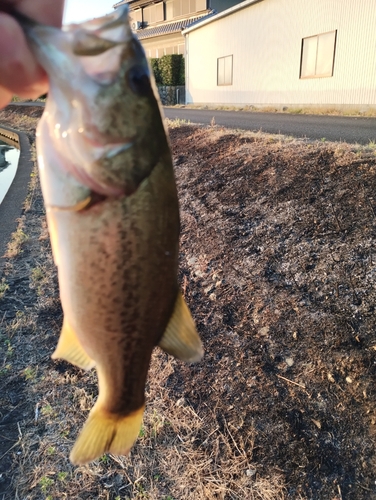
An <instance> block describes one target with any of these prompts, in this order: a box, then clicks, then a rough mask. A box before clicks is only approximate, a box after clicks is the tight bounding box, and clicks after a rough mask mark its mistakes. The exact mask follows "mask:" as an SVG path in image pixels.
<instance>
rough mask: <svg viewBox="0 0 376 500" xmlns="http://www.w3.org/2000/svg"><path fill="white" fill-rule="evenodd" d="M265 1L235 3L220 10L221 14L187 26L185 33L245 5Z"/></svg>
mask: <svg viewBox="0 0 376 500" xmlns="http://www.w3.org/2000/svg"><path fill="white" fill-rule="evenodd" d="M259 2H263V0H245V2H241V3H238V4H236V5H234V6H233V7H230V8H229V9H226V10H223V11H222V12H219V14H215V15H214V16H213V15H211V16H207V18H205V19H201V20H199V22H195V23H194V24H192V25H190V26H187V27H186V28H185V29H184V31H183V35H185V34H186V33H189V32H190V31H193V30H195V29H198V28H201V27H202V26H205V25H206V24H209V23H211V22H213V21H216V20H217V19H221V18H222V17H226V16H229V15H230V14H232V13H234V12H237V11H238V10H241V9H244V8H245V7H248V6H249V5H252V4H255V3H259Z"/></svg>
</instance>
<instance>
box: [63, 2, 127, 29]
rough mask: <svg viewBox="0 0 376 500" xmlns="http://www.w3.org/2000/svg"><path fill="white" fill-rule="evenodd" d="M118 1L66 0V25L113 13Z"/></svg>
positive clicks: (64, 20) (64, 19) (64, 21)
mask: <svg viewBox="0 0 376 500" xmlns="http://www.w3.org/2000/svg"><path fill="white" fill-rule="evenodd" d="M117 1H118V0H65V11H64V18H63V23H64V24H70V23H79V22H81V21H87V20H88V19H93V18H94V17H100V16H104V15H105V14H108V13H109V12H113V5H114V4H115V3H117Z"/></svg>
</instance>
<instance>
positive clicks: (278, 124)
mask: <svg viewBox="0 0 376 500" xmlns="http://www.w3.org/2000/svg"><path fill="white" fill-rule="evenodd" d="M164 112H165V115H166V117H167V118H170V119H172V120H173V119H175V118H179V119H183V120H189V121H190V122H192V123H203V124H206V125H208V124H210V123H211V122H212V120H213V118H214V121H215V124H216V125H222V126H224V127H230V128H240V129H245V130H253V131H255V132H257V131H259V130H261V131H262V132H269V133H272V134H284V135H291V136H293V137H306V138H309V139H319V140H322V139H324V138H325V139H326V140H328V141H343V142H348V143H359V144H368V143H369V142H370V141H375V142H376V118H358V117H350V116H324V115H292V114H287V113H261V112H247V111H216V110H206V109H205V110H202V109H188V108H173V107H168V108H164Z"/></svg>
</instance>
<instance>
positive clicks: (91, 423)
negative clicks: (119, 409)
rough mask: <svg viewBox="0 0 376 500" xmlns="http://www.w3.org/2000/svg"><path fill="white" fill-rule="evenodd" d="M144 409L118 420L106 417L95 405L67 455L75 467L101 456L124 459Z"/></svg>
mask: <svg viewBox="0 0 376 500" xmlns="http://www.w3.org/2000/svg"><path fill="white" fill-rule="evenodd" d="M143 413H144V407H142V408H140V409H139V410H136V411H134V412H133V413H130V414H129V415H126V416H122V415H117V414H113V413H109V412H107V411H106V410H104V409H103V408H101V405H100V404H98V403H96V404H95V406H94V408H93V409H92V410H91V412H90V414H89V418H88V419H87V421H86V423H85V425H84V427H83V429H82V431H81V433H80V435H79V436H78V439H77V441H76V443H75V445H74V447H73V450H72V451H71V454H70V457H69V458H70V460H71V462H72V463H73V464H75V465H83V464H87V463H89V462H91V461H92V460H95V459H96V458H98V457H100V456H102V455H103V454H104V453H113V454H114V455H127V454H128V453H129V451H130V449H131V448H132V446H133V443H134V442H135V441H136V439H137V436H138V435H139V432H140V428H141V423H142V416H143Z"/></svg>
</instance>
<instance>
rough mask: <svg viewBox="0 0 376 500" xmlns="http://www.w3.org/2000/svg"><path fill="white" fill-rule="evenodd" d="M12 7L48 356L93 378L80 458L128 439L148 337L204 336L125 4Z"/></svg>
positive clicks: (155, 104) (183, 341)
mask: <svg viewBox="0 0 376 500" xmlns="http://www.w3.org/2000/svg"><path fill="white" fill-rule="evenodd" d="M14 15H15V17H16V19H18V21H19V23H20V24H21V26H22V28H23V29H24V32H25V35H26V38H27V40H28V43H29V45H30V47H31V49H32V52H33V53H34V55H35V57H36V58H37V60H38V61H39V63H40V64H41V66H42V67H43V68H44V69H45V71H46V73H47V75H48V78H49V93H48V98H47V102H46V106H45V110H44V113H43V115H42V117H41V119H40V122H39V124H38V126H37V132H36V147H37V158H38V166H39V175H40V180H41V187H42V193H43V197H44V203H45V208H46V216H47V224H48V229H49V233H50V240H51V247H52V254H53V258H54V262H55V264H56V266H57V272H58V281H59V291H60V299H61V304H62V309H63V326H62V330H61V334H60V338H59V340H58V344H57V348H56V350H55V352H54V353H53V354H52V358H53V359H63V360H66V361H68V362H70V363H72V364H73V365H76V366H78V367H79V368H82V369H84V370H90V369H92V368H95V369H96V372H97V377H98V397H97V400H96V402H95V404H94V406H93V408H92V409H91V411H90V413H89V416H88V418H87V421H86V422H85V424H84V426H83V428H82V430H81V432H80V434H79V436H78V438H77V440H76V442H75V444H74V446H73V449H72V450H71V453H70V460H71V462H72V463H73V464H86V463H89V462H91V461H93V460H95V459H97V458H98V457H100V456H102V455H103V454H104V453H112V454H114V455H127V454H128V453H129V451H130V449H131V448H132V446H133V444H134V443H135V441H136V439H137V437H138V435H139V431H140V427H141V424H142V418H143V413H144V408H145V384H146V380H147V375H148V370H149V364H150V360H151V355H152V352H153V349H154V348H155V347H156V346H159V347H160V348H162V349H163V350H164V351H166V352H167V353H169V354H170V355H172V356H175V357H176V358H178V359H180V360H183V361H186V362H188V363H191V362H198V361H200V360H201V358H202V356H203V345H202V341H201V339H200V337H199V335H198V333H197V329H196V326H195V323H194V320H193V318H192V315H191V313H190V311H189V308H188V306H187V304H186V302H185V300H184V298H183V295H182V293H181V291H180V289H179V284H178V256H179V233H180V219H179V203H178V196H177V188H176V182H175V177H174V170H173V161H172V156H171V150H170V145H169V141H168V137H167V132H166V129H165V125H164V120H163V117H162V112H161V106H160V103H159V100H158V97H157V91H156V88H155V83H154V81H153V76H152V74H151V70H150V67H149V64H148V61H147V58H146V55H145V52H144V50H143V48H142V46H141V44H140V42H139V40H138V39H137V38H136V36H135V34H134V33H133V32H132V30H131V28H130V24H129V12H128V7H127V5H124V6H121V7H118V8H117V9H116V10H115V11H114V12H113V13H111V14H109V15H107V16H104V17H101V18H97V19H94V20H91V21H87V22H84V23H80V24H72V25H69V26H67V27H64V28H63V29H58V28H55V27H51V26H47V25H42V24H39V23H36V22H35V21H32V20H30V19H28V18H26V17H25V16H23V15H22V14H21V15H20V14H19V13H17V14H14Z"/></svg>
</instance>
